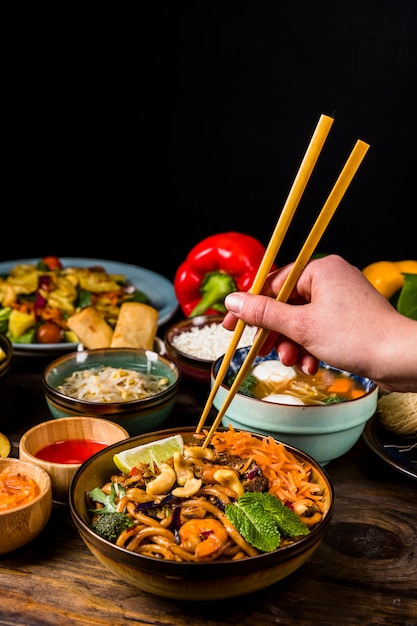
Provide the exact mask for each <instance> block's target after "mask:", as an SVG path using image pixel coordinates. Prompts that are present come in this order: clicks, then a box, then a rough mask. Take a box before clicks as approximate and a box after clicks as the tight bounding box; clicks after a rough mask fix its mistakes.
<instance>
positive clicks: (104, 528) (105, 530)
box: [91, 512, 133, 543]
mask: <svg viewBox="0 0 417 626" xmlns="http://www.w3.org/2000/svg"><path fill="white" fill-rule="evenodd" d="M132 525H133V522H132V520H131V519H130V518H129V517H128V516H127V515H126V514H125V513H117V512H116V513H103V514H101V515H99V516H98V517H97V519H96V521H95V522H93V524H92V525H91V530H93V531H94V532H95V533H97V535H100V537H103V539H107V541H111V542H112V543H116V541H117V538H118V536H119V535H120V533H121V532H123V531H124V530H126V528H130V526H132Z"/></svg>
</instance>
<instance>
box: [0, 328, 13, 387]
mask: <svg viewBox="0 0 417 626" xmlns="http://www.w3.org/2000/svg"><path fill="white" fill-rule="evenodd" d="M12 357H13V344H12V342H11V341H10V339H9V338H8V337H7V336H6V335H4V334H3V333H0V378H2V377H3V376H5V375H6V374H7V372H8V371H9V369H10V366H11V364H12Z"/></svg>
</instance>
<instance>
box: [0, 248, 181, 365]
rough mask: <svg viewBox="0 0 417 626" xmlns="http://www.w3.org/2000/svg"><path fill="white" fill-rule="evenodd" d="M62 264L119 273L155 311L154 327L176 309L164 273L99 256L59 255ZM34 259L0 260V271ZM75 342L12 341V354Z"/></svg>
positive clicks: (49, 350)
mask: <svg viewBox="0 0 417 626" xmlns="http://www.w3.org/2000/svg"><path fill="white" fill-rule="evenodd" d="M59 259H60V261H61V263H62V265H63V267H64V268H65V267H92V266H94V265H100V266H101V267H103V268H104V269H105V270H106V272H107V273H109V274H123V276H125V277H126V279H127V281H128V282H130V283H131V284H132V285H134V286H135V287H136V289H138V290H139V291H142V292H143V293H144V294H146V295H147V296H148V298H149V300H150V302H151V304H152V306H153V307H155V309H157V310H158V312H159V317H158V326H161V325H162V324H165V322H167V321H168V320H170V319H171V317H172V316H173V315H174V313H175V312H176V310H177V308H178V300H177V298H176V295H175V290H174V285H173V284H172V283H171V281H169V280H168V279H167V278H165V277H164V276H161V275H160V274H157V273H156V272H153V271H152V270H147V269H144V268H142V267H138V266H136V265H129V264H126V263H119V262H117V261H104V260H102V259H82V258H72V257H70V258H68V257H67V258H65V257H59ZM39 260H40V257H39V258H37V259H20V260H16V261H6V262H4V263H0V274H8V273H9V272H10V270H11V269H13V267H15V265H18V264H28V265H37V263H38V262H39ZM77 346H78V344H77V343H49V344H39V343H14V344H13V350H14V353H15V354H20V355H21V354H26V355H28V354H30V355H37V356H42V355H44V356H49V355H51V354H62V353H64V352H72V351H73V350H76V349H77Z"/></svg>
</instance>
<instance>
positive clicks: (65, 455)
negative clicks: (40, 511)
mask: <svg viewBox="0 0 417 626" xmlns="http://www.w3.org/2000/svg"><path fill="white" fill-rule="evenodd" d="M128 437H129V433H128V432H127V430H125V429H124V428H123V427H122V426H120V425H119V424H115V423H114V422H111V421H109V420H105V419H102V418H99V417H62V418H60V419H52V420H49V421H47V422H41V423H40V424H37V425H36V426H33V428H31V429H30V430H28V431H26V432H25V433H24V435H23V436H22V437H21V439H20V443H19V458H20V459H22V460H23V461H27V462H28V463H33V464H35V465H37V466H38V467H41V468H42V469H44V470H45V471H46V472H48V474H49V476H50V478H51V481H52V497H53V500H54V501H55V502H60V503H64V504H68V493H69V488H70V485H71V481H72V479H73V476H74V474H75V472H76V471H77V469H78V468H79V467H80V465H81V464H82V463H83V462H84V461H85V460H86V459H87V458H89V457H90V456H92V455H93V454H95V453H96V452H98V451H99V450H102V449H103V448H104V447H106V446H109V445H111V444H113V443H117V442H118V441H122V440H123V439H127V438H128Z"/></svg>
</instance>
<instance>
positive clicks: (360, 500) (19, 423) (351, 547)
mask: <svg viewBox="0 0 417 626" xmlns="http://www.w3.org/2000/svg"><path fill="white" fill-rule="evenodd" d="M45 365H46V363H45V362H44V360H43V359H38V358H34V357H27V358H26V357H25V358H23V357H17V356H15V358H14V362H13V364H12V368H11V371H10V372H9V374H8V376H7V377H6V379H4V380H3V381H1V382H0V430H1V431H2V432H4V433H6V434H7V435H9V437H10V438H11V439H12V442H13V456H17V446H18V442H19V438H20V436H21V435H22V433H23V432H24V431H25V430H27V429H28V428H30V427H31V426H32V425H34V424H35V423H38V422H39V421H42V420H46V419H51V416H50V414H49V412H48V409H47V406H46V402H45V399H44V396H43V391H42V386H41V372H42V370H43V368H44V366H45ZM205 394H206V391H202V392H200V393H199V392H196V391H195V390H190V389H189V388H187V386H186V385H185V384H183V387H182V389H181V392H180V396H179V398H178V402H177V405H176V407H175V408H174V411H173V413H172V416H171V417H170V420H169V423H168V424H167V427H168V426H187V425H194V424H197V420H198V418H199V416H200V413H201V409H202V406H203V404H204V401H205V398H206V395H205ZM326 469H327V471H328V473H329V475H330V478H331V480H332V482H333V485H334V489H335V502H336V503H335V511H334V516H333V520H332V522H331V525H330V527H329V529H328V532H327V534H326V536H325V539H324V541H323V542H322V544H321V545H320V547H319V548H318V549H317V550H316V552H315V553H314V554H313V556H312V557H311V558H310V560H309V561H308V562H306V563H305V564H304V565H302V566H301V568H300V569H299V570H298V571H296V572H295V573H294V574H292V575H291V576H290V577H289V578H287V579H285V580H283V581H281V582H280V583H277V584H275V585H273V586H272V587H270V588H268V589H265V590H263V591H260V592H257V593H254V594H252V595H250V596H246V597H240V598H234V599H231V600H222V601H217V602H210V603H205V602H193V601H192V598H190V601H189V602H185V601H174V600H170V599H164V598H161V597H157V596H153V595H150V594H147V593H145V592H141V591H139V590H137V589H136V588H134V587H132V586H130V585H128V584H126V583H124V582H122V581H119V580H117V579H116V578H115V577H114V576H113V574H111V573H110V572H109V571H107V570H104V569H103V567H102V566H101V565H100V564H99V563H98V561H96V559H95V558H94V557H93V556H92V554H91V553H90V552H89V550H88V549H87V548H86V546H85V545H84V543H83V541H82V540H81V538H80V536H79V534H78V532H77V530H76V528H75V526H74V523H73V522H72V519H71V516H70V511H69V508H68V507H67V506H64V505H55V504H54V505H53V510H52V515H51V518H50V521H49V523H48V525H47V527H46V528H45V529H44V531H42V533H41V534H40V535H38V537H36V538H35V539H34V540H33V541H32V542H31V543H30V544H28V545H26V546H24V547H22V548H20V549H18V550H16V551H15V552H13V553H11V554H8V555H4V556H2V557H0V623H1V624H19V625H24V626H34V625H41V624H42V625H45V624H48V625H49V624H51V625H53V626H67V625H68V626H76V625H78V624H79V625H81V624H83V625H84V624H92V625H101V624H103V625H104V624H106V625H108V624H110V625H111V626H118V625H122V624H143V625H147V626H149V625H158V626H162V625H174V624H175V625H181V626H183V625H184V624H190V625H195V626H197V625H198V626H214V625H215V624H216V625H218V624H228V625H230V624H240V625H241V626H249V625H250V626H253V625H257V624H260V625H261V624H262V625H268V624H279V625H280V626H287V625H288V626H294V625H299V626H310V625H311V626H318V625H319V624H320V626H337V625H339V624H340V625H341V626H351V625H352V626H353V625H355V626H356V625H359V624H360V625H361V626H362V625H365V624H366V626H370V625H372V624H378V625H382V624H383V625H387V626H416V625H417V490H416V482H415V481H414V480H412V479H411V478H409V477H407V476H404V475H403V474H401V473H399V472H397V471H396V470H394V469H392V468H391V467H389V466H388V465H386V464H385V463H384V462H383V461H382V460H380V459H379V457H377V456H376V455H375V454H374V453H373V452H372V451H371V450H370V449H369V448H368V446H367V445H366V444H365V443H364V442H363V441H362V440H360V441H359V442H358V443H357V444H356V445H355V447H354V448H353V449H352V450H351V451H350V452H349V453H347V454H346V455H344V456H343V457H342V458H340V459H338V460H336V461H333V462H331V463H330V464H328V465H327V467H326Z"/></svg>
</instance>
